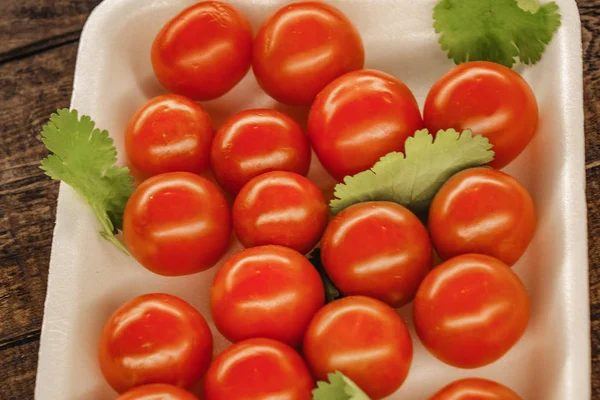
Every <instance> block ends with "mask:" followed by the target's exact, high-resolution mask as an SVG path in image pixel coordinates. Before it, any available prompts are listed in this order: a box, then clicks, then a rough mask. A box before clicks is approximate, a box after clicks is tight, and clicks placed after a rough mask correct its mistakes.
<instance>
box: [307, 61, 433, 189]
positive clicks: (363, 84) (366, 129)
mask: <svg viewBox="0 0 600 400" xmlns="http://www.w3.org/2000/svg"><path fill="white" fill-rule="evenodd" d="M422 127H423V121H422V119H421V113H420V111H419V107H418V105H417V101H416V100H415V97H414V96H413V94H412V92H411V91H410V89H409V88H408V87H406V85H405V84H404V83H402V82H400V81H399V80H398V79H396V78H394V77H393V76H391V75H388V74H386V73H383V72H380V71H373V70H362V71H355V72H350V73H348V74H346V75H344V76H342V77H340V78H338V79H336V80H335V81H333V82H332V83H330V84H329V85H327V87H326V88H325V89H323V91H322V92H321V93H319V95H318V96H317V98H316V100H315V102H314V104H313V105H312V107H311V109H310V113H309V115H308V136H309V138H310V141H311V143H312V146H313V148H314V149H315V153H316V154H317V156H318V157H319V160H321V163H322V164H323V166H324V167H325V169H327V171H329V173H330V174H331V175H333V177H334V178H336V179H337V180H342V179H343V178H344V177H345V176H346V175H354V174H356V173H358V172H361V171H364V170H366V169H369V168H371V167H372V166H373V164H375V163H376V162H377V161H379V159H380V158H381V157H383V156H384V155H386V154H387V153H390V152H392V151H404V142H405V141H406V138H408V137H409V136H412V135H413V134H414V133H415V131H416V130H419V129H421V128H422Z"/></svg>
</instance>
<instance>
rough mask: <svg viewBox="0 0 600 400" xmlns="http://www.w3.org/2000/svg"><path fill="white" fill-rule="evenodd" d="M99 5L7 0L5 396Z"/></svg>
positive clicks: (1, 79)
mask: <svg viewBox="0 0 600 400" xmlns="http://www.w3.org/2000/svg"><path fill="white" fill-rule="evenodd" d="M98 3H99V1H98V0H0V99H1V100H0V101H1V103H0V399H2V400H12V399H15V400H17V399H18V400H24V399H31V398H33V389H34V384H35V374H36V364H37V352H38V346H39V339H40V326H41V323H42V313H43V307H44V298H45V295H46V281H47V277H48V263H49V261H50V246H51V240H52V230H53V228H54V218H55V206H56V198H57V194H58V184H57V183H56V182H53V181H51V180H50V179H48V178H46V177H45V176H44V175H43V174H42V171H41V170H40V169H39V167H38V166H39V162H40V160H41V159H42V157H44V156H45V154H46V151H45V149H44V146H43V145H42V143H41V141H40V135H39V132H40V128H41V126H42V125H43V124H44V123H45V121H46V120H47V118H48V117H49V115H50V113H52V112H53V111H55V110H56V109H57V108H60V107H68V106H69V101H70V96H71V85H72V82H73V70H74V66H75V56H76V53H77V45H78V40H79V35H80V33H81V29H82V27H83V23H84V22H85V20H86V18H87V16H88V14H89V13H90V12H91V10H92V9H93V8H94V6H96V4H98ZM577 3H578V5H579V9H580V12H581V19H582V26H583V49H584V84H585V117H586V119H585V134H586V161H587V166H586V170H587V188H588V192H587V196H588V208H589V210H588V216H589V244H590V250H589V257H590V300H591V318H592V332H591V334H592V354H591V358H592V362H593V368H592V371H593V372H592V374H593V377H592V393H593V394H592V398H593V399H600V137H599V133H600V124H599V118H600V0H577ZM581 362H585V360H581ZM56 400H59V399H56ZM570 400H583V399H570Z"/></svg>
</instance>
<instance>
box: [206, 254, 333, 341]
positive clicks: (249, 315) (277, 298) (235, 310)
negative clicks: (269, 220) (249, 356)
mask: <svg viewBox="0 0 600 400" xmlns="http://www.w3.org/2000/svg"><path fill="white" fill-rule="evenodd" d="M324 304H325V295H324V289H323V283H322V281H321V277H320V276H319V273H318V272H317V270H316V269H315V268H314V267H313V265H312V264H311V263H310V262H309V261H308V260H307V259H306V257H304V256H303V255H302V254H300V253H298V252H297V251H295V250H292V249H289V248H287V247H282V246H259V247H253V248H250V249H246V250H244V251H242V252H240V253H237V254H236V255H234V256H233V257H231V258H230V259H228V260H227V261H226V262H225V263H224V264H223V265H222V266H221V267H220V268H219V271H218V272H217V274H216V276H215V278H214V280H213V284H212V287H211V290H210V308H211V314H212V317H213V321H214V322H215V325H216V326H217V328H218V329H219V332H221V333H222V334H223V336H225V337H226V338H227V339H228V340H230V341H232V342H238V341H240V340H243V339H249V338H257V337H263V338H271V339H275V340H278V341H281V342H284V343H287V344H289V345H290V346H293V347H296V346H298V345H300V343H301V342H302V336H303V335H304V332H305V331H306V327H307V326H308V323H309V322H310V320H311V318H312V317H313V315H314V314H315V313H316V312H317V311H318V310H319V309H320V308H321V307H323V305H324Z"/></svg>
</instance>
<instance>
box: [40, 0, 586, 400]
mask: <svg viewBox="0 0 600 400" xmlns="http://www.w3.org/2000/svg"><path fill="white" fill-rule="evenodd" d="M329 2H330V3H331V4H333V5H335V6H337V7H339V8H340V9H341V10H342V11H343V12H345V13H346V14H347V15H348V17H349V18H350V19H351V20H352V21H353V22H354V23H355V24H356V26H357V27H358V29H359V30H360V33H361V34H362V37H363V40H364V44H365V48H366V55H367V61H366V66H367V67H369V68H375V69H381V70H383V71H385V72H388V73H391V74H393V75H395V76H396V77H398V78H400V79H401V80H403V81H404V82H405V83H406V84H407V85H408V86H409V87H410V88H411V89H412V90H413V92H414V93H415V96H416V97H417V99H418V100H419V103H420V104H421V105H422V104H423V100H424V98H425V96H426V94H427V92H428V90H429V88H430V87H431V85H432V84H433V83H434V82H435V81H436V80H437V79H438V78H439V77H440V76H442V74H444V73H445V72H446V71H447V70H448V69H449V68H451V67H452V64H451V62H450V61H449V60H448V59H447V58H446V56H445V54H444V52H443V51H441V50H440V47H439V45H438V44H437V37H436V35H435V33H434V31H433V28H432V26H431V24H432V20H431V18H432V17H431V15H432V12H431V10H432V7H433V5H434V4H435V3H436V0H369V1H366V0H329ZM556 2H557V3H558V4H559V5H560V8H561V14H562V22H563V24H562V27H561V28H560V30H559V31H558V34H557V35H556V36H555V37H554V39H553V41H552V43H551V45H550V46H549V48H548V49H547V51H546V54H545V56H544V57H543V59H542V61H541V62H540V63H539V64H538V65H536V66H535V67H527V68H522V67H519V68H518V70H519V72H521V73H522V74H523V75H524V76H525V78H526V79H527V81H528V82H529V83H530V84H531V86H532V87H533V89H534V91H535V94H536V96H537V99H538V103H539V106H540V127H539V131H538V133H537V135H536V136H535V139H534V140H533V142H532V143H531V144H530V145H529V147H528V148H527V150H526V151H525V152H524V153H523V154H522V155H521V156H520V157H519V158H518V160H517V161H516V162H514V163H513V164H511V165H510V166H509V168H508V169H507V171H508V172H510V173H513V174H514V175H515V176H516V177H517V178H519V179H520V180H521V181H522V182H523V183H524V184H525V186H526V187H527V188H528V189H529V190H530V192H531V194H532V196H533V198H534V200H535V203H536V205H537V211H538V216H539V222H538V225H537V233H536V235H535V237H534V240H533V242H532V244H531V246H530V247H529V250H528V252H527V253H526V254H525V256H524V257H523V258H522V259H521V260H520V262H519V263H518V264H517V265H516V266H515V267H514V269H515V271H516V272H517V273H518V274H519V276H520V277H521V278H522V279H523V281H524V282H525V285H526V286H527V289H528V291H529V294H530V296H531V305H532V308H531V322H530V325H529V327H528V329H527V332H526V334H525V335H524V337H523V339H522V340H521V341H520V342H519V343H518V344H517V345H516V346H515V347H514V348H513V349H512V350H511V351H510V352H509V353H508V354H507V355H506V356H504V357H503V358H502V359H500V360H499V361H497V362H495V363H493V364H492V365H489V366H487V367H484V368H481V369H477V370H460V369H456V368H452V367H450V366H446V365H444V364H442V363H441V362H439V361H437V360H436V359H435V358H434V357H433V356H431V355H430V354H429V353H427V351H426V350H424V348H423V346H422V345H421V344H420V343H419V341H418V339H417V338H416V336H415V335H414V329H413V327H412V322H411V318H410V306H408V307H404V309H402V310H401V311H400V312H401V314H402V315H403V316H404V317H405V319H406V320H407V322H408V324H409V326H410V328H411V332H412V334H413V339H414V345H415V357H414V362H413V365H412V368H411V371H410V374H409V377H408V379H407V381H406V383H405V384H404V385H403V386H402V388H401V389H400V390H399V391H398V392H397V393H396V394H394V395H393V396H391V397H390V399H403V400H424V399H426V398H427V397H428V396H429V395H431V394H432V393H433V392H434V391H436V390H437V389H439V388H441V387H442V386H444V385H445V384H447V383H449V382H451V381H452V380H455V379H458V378H461V377H467V376H478V377H485V378H491V379H495V380H497V381H499V382H501V383H503V384H506V385H508V386H509V387H511V388H512V389H514V390H515V391H517V392H518V393H519V394H520V395H521V396H522V397H523V399H525V400H553V399H556V400H585V399H589V398H590V345H589V343H590V336H589V332H590V329H589V304H588V260H587V233H586V226H587V223H586V203H585V169H584V136H583V107H582V65H581V62H582V61H581V32H580V21H579V14H578V10H577V7H576V4H575V1H574V0H556ZM193 3H194V1H192V0H153V1H149V0H105V1H104V2H103V3H102V4H100V6H98V8H96V10H94V12H93V13H92V15H91V16H90V18H89V20H88V22H87V23H86V25H85V28H84V30H83V33H82V36H81V41H80V45H79V54H78V57H77V67H76V70H75V82H74V89H73V98H72V101H71V107H72V108H76V109H78V110H79V111H80V112H82V113H85V114H88V115H91V116H92V118H93V119H94V120H95V121H96V122H97V124H98V126H99V127H100V128H103V129H108V131H109V132H110V134H111V136H112V137H113V138H114V139H115V143H116V145H117V147H118V149H119V151H120V157H121V161H122V162H124V161H125V160H124V150H123V130H124V127H125V124H126V122H127V120H128V118H129V116H130V115H131V114H132V113H133V112H134V111H135V110H136V108H137V107H138V106H140V105H141V104H142V103H144V102H145V101H146V100H147V99H149V98H150V97H152V96H155V95H158V94H161V93H163V89H162V88H161V87H160V86H159V85H158V83H157V81H156V79H155V78H154V75H153V73H152V68H151V65H150V59H149V57H150V46H151V43H152V40H153V39H154V36H155V34H156V32H157V31H158V30H159V29H160V27H161V26H162V25H163V24H164V23H165V22H166V21H167V20H168V19H169V18H171V17H172V16H174V15H175V14H176V13H178V12H179V11H180V10H182V9H183V8H184V7H186V6H188V5H190V4H193ZM231 3H233V4H235V5H236V6H238V7H239V8H240V9H241V10H242V11H243V12H244V13H245V14H246V15H247V16H248V18H249V19H250V21H251V22H252V24H253V26H254V28H255V31H256V28H257V27H258V26H259V24H260V23H261V21H262V20H264V18H265V17H266V16H267V15H268V14H269V13H270V12H272V11H274V10H275V9H277V8H278V7H280V6H281V5H283V4H285V3H287V1H284V0H246V1H244V0H232V1H231ZM206 106H207V108H208V110H209V112H210V113H211V115H212V116H213V119H214V120H215V124H216V126H218V125H219V124H220V123H221V122H222V121H223V119H224V118H226V117H227V116H230V115H232V114H233V113H234V112H237V111H240V110H243V109H247V108H255V107H275V106H276V105H275V102H274V101H273V100H271V99H270V98H269V97H268V96H267V95H265V94H264V93H262V92H261V90H260V89H259V88H258V85H257V84H256V82H255V80H254V77H253V75H252V73H249V74H248V75H247V76H246V78H245V79H244V80H243V81H242V83H241V84H240V85H238V86H237V87H236V88H235V89H234V90H233V91H232V92H230V93H229V94H228V95H226V96H225V97H223V98H221V99H219V100H217V101H213V102H210V103H207V104H206ZM278 107H279V108H280V109H281V108H283V109H286V110H289V109H287V108H285V107H281V106H278ZM295 111H297V110H295ZM296 114H297V113H296ZM300 114H301V113H300ZM311 178H313V179H316V180H318V182H319V185H320V186H321V187H322V188H324V189H326V188H328V187H330V185H331V184H332V181H331V179H330V178H328V177H327V176H326V175H324V174H323V172H322V170H321V167H320V166H319V165H318V163H317V162H314V163H313V168H312V169H311ZM98 230H100V227H99V225H98V222H97V221H96V219H95V218H94V216H93V215H92V213H91V211H90V209H89V208H88V206H87V205H86V204H84V202H83V201H82V200H81V199H80V198H79V197H78V196H77V195H76V194H75V193H74V191H73V190H72V189H71V188H69V187H68V186H66V185H64V184H62V185H61V187H60V194H59V197H58V209H57V221H56V228H55V231H54V241H53V245H52V257H51V261H50V274H49V278H48V296H47V299H46V309H45V315H44V323H43V328H42V338H41V347H40V358H39V366H38V374H37V386H36V391H35V394H36V398H37V399H39V400H46V399H48V400H63V399H82V400H83V399H86V400H105V399H114V398H115V397H116V395H115V393H114V392H113V391H112V390H111V389H110V387H109V386H108V384H106V383H105V381H104V379H103V377H102V374H101V373H100V369H99V367H98V364H97V361H96V346H97V342H98V338H99V335H100V331H101V329H102V326H103V324H104V322H105V321H106V319H107V318H108V317H109V315H110V314H111V313H112V312H113V311H114V310H115V309H116V308H117V307H118V306H119V305H120V304H121V303H123V302H125V301H126V300H128V299H130V298H132V297H134V296H136V295H139V294H142V293H148V292H167V293H171V294H174V295H177V296H180V297H182V298H183V299H185V300H187V301H189V302H190V303H191V304H193V305H194V306H195V307H197V308H198V309H199V310H200V311H201V312H202V314H203V315H204V316H205V317H207V318H209V317H210V313H209V309H208V289H209V286H210V283H211V280H212V276H213V275H214V272H215V271H216V268H213V269H212V270H209V271H207V272H203V273H200V274H196V275H192V276H188V277H180V278H165V277H160V276H157V275H153V274H152V273H150V272H148V271H146V270H145V269H144V268H142V267H141V266H139V265H138V264H137V263H136V261H135V260H134V259H132V258H129V257H127V256H125V255H124V254H123V253H121V252H120V251H119V250H117V249H116V248H115V247H114V246H113V245H111V244H110V243H108V242H107V241H105V240H104V239H102V238H101V237H100V235H99V234H98V233H97V231H98ZM239 249H241V246H240V245H239V244H233V245H232V248H231V250H230V254H231V253H232V252H234V251H238V250H239ZM211 329H212V330H213V333H214V336H215V343H216V346H215V354H216V353H218V352H220V351H221V350H223V349H224V348H225V347H226V345H227V342H226V341H225V340H224V339H223V337H222V336H221V335H220V334H219V333H218V332H217V331H216V329H215V328H214V325H213V324H212V322H211ZM232 400H233V399H232Z"/></svg>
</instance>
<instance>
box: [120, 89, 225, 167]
mask: <svg viewBox="0 0 600 400" xmlns="http://www.w3.org/2000/svg"><path fill="white" fill-rule="evenodd" d="M213 137H214V129H213V127H212V122H211V120H210V116H209V115H208V113H207V112H206V111H205V110H204V108H202V107H201V106H200V105H198V104H196V103H195V102H194V101H192V100H190V99H188V98H187V97H184V96H179V95H175V94H168V95H163V96H158V97H154V98H153V99H150V100H149V101H148V102H147V103H146V104H144V105H143V106H142V107H140V108H139V109H138V110H137V111H136V112H135V114H134V115H133V116H132V117H131V119H130V120H129V123H128V124H127V128H126V130H125V149H126V150H127V155H128V157H129V160H131V163H132V164H133V166H134V167H135V168H137V169H138V170H140V171H141V172H143V173H144V174H146V175H158V174H162V173H165V172H178V171H186V172H193V173H196V174H198V173H200V172H202V171H204V170H205V169H206V168H208V165H209V155H210V145H211V142H212V140H213Z"/></svg>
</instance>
